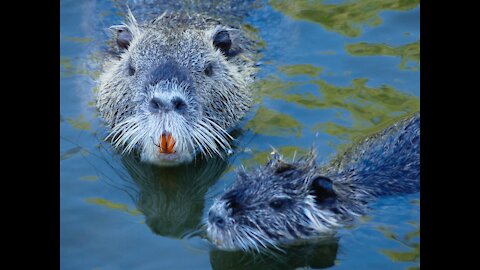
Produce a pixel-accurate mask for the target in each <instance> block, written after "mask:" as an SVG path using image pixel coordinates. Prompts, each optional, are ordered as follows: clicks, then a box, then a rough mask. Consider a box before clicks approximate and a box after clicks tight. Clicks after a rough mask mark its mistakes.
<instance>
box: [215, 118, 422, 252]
mask: <svg viewBox="0 0 480 270" xmlns="http://www.w3.org/2000/svg"><path fill="white" fill-rule="evenodd" d="M315 160H316V154H315V151H314V150H313V149H312V150H311V151H310V152H309V154H307V155H306V156H304V157H302V158H300V159H299V160H297V161H291V162H289V161H286V160H284V158H282V157H281V156H280V155H279V154H278V153H276V152H273V154H272V157H271V159H270V160H269V161H268V162H267V164H266V165H265V166H263V167H261V168H256V169H254V170H253V171H245V170H244V169H240V170H238V172H237V173H238V175H237V179H236V180H235V182H234V184H233V185H232V186H231V187H230V188H229V189H227V190H226V191H225V192H224V193H223V194H222V195H221V196H220V197H219V198H217V199H216V200H215V201H214V203H213V205H212V206H211V208H210V210H209V213H208V220H207V221H206V222H207V235H208V238H209V239H210V240H211V241H212V242H213V243H214V244H215V245H216V246H217V247H218V248H220V249H225V250H235V249H242V250H245V251H251V250H257V251H259V250H260V249H264V248H265V249H266V248H269V247H278V246H279V245H281V244H289V243H292V242H295V241H298V240H307V239H315V238H316V239H319V238H322V237H323V238H329V237H333V236H334V235H335V228H338V227H341V226H346V225H351V224H352V222H353V221H355V218H356V217H358V216H360V215H363V214H364V213H365V212H366V210H367V208H368V207H367V206H368V205H367V204H368V203H369V202H371V201H372V200H373V199H375V198H377V197H379V196H388V195H399V194H406V193H415V192H419V191H420V113H419V112H418V113H416V114H414V115H412V116H410V117H407V118H405V119H403V120H400V121H399V122H397V123H395V124H393V125H391V126H389V127H387V128H386V129H384V130H383V131H380V132H379V133H377V134H374V135H372V136H369V137H366V138H364V139H363V140H361V141H360V142H358V143H357V144H354V146H352V147H351V148H350V149H348V150H347V151H345V152H344V153H342V154H340V155H338V156H337V157H336V158H334V159H333V160H332V161H331V162H329V163H328V164H326V165H324V166H317V165H316V163H315Z"/></svg>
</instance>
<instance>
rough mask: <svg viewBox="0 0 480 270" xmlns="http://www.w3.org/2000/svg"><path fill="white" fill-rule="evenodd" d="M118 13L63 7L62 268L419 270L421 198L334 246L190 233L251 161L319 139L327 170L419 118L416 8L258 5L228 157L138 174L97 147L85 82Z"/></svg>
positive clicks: (110, 5)
mask: <svg viewBox="0 0 480 270" xmlns="http://www.w3.org/2000/svg"><path fill="white" fill-rule="evenodd" d="M193 2H194V1H193ZM122 3H123V2H121V1H113V0H112V1H94V0H85V1H66V0H62V1H61V3H60V5H61V14H60V16H61V27H60V40H61V41H60V54H61V55H60V61H61V69H60V75H61V80H60V86H61V89H60V90H61V103H60V127H61V134H60V147H61V152H60V176H61V177H60V211H61V218H60V222H61V224H60V253H61V254H60V264H61V268H62V269H65V270H66V269H102V270H106V269H294V268H302V267H311V268H314V269H319V268H328V267H331V268H334V269H418V268H419V261H420V257H419V234H420V229H419V221H420V217H419V211H420V209H419V203H418V200H419V194H411V195H408V196H401V197H391V198H382V199H379V200H378V201H377V202H375V203H374V204H372V205H371V208H372V209H371V211H370V212H369V215H368V216H365V217H362V219H361V221H360V222H359V223H358V224H357V225H356V226H354V227H352V228H346V229H343V230H341V231H340V235H341V237H340V239H339V240H338V241H337V242H334V243H329V244H317V245H315V244H310V245H305V246H300V247H294V248H292V249H291V250H288V252H287V254H286V255H282V256H279V257H277V258H271V257H268V256H260V255H256V256H251V255H246V254H243V253H241V252H221V251H217V250H214V249H213V248H212V247H211V246H209V244H208V242H206V241H205V240H204V239H203V238H202V237H201V236H202V235H201V230H199V229H200V227H201V224H202V220H203V219H204V218H205V213H206V211H207V209H208V207H209V206H210V205H211V203H212V199H213V198H214V197H215V196H216V195H217V194H219V193H220V192H222V191H223V189H224V188H225V187H228V186H229V185H230V184H231V183H232V181H233V179H234V176H235V175H234V173H233V171H232V169H233V168H235V167H238V166H240V165H243V166H245V167H252V166H256V165H258V164H262V163H263V162H265V160H266V159H267V157H268V153H269V152H270V151H271V148H270V147H271V146H272V147H275V148H276V149H278V150H279V151H280V152H281V153H283V154H284V155H286V156H289V157H292V156H293V155H294V153H296V155H299V154H301V153H304V152H305V151H306V150H307V149H308V148H309V147H310V146H311V145H312V143H313V141H314V140H315V137H316V134H318V136H317V139H316V147H317V150H318V152H319V157H318V162H326V161H328V160H329V159H330V158H331V157H332V156H334V155H335V153H337V152H339V151H341V150H342V149H344V147H345V146H347V145H348V144H350V143H351V142H352V141H354V140H355V139H357V138H360V137H362V136H364V135H366V134H369V133H371V132H374V131H376V130H378V129H381V128H382V127H383V126H385V125H388V124H389V123H391V122H392V121H395V120H396V119H398V118H401V117H402V116H404V115H407V114H409V113H411V112H414V111H418V110H419V103H420V101H419V93H420V89H419V87H420V84H419V79H420V76H419V75H420V74H419V73H420V67H419V65H420V63H419V61H420V60H419V55H420V52H419V43H420V33H419V23H420V21H419V16H420V5H419V1H399V0H383V1H380V0H377V1H375V0H356V1H332V0H328V1H307V0H305V1H300V0H297V1H269V2H262V1H260V4H257V5H255V8H252V9H251V12H250V14H249V15H248V16H247V17H246V18H245V20H244V27H245V28H246V29H249V31H252V33H254V34H255V33H256V34H257V35H258V36H259V41H260V44H261V45H263V48H262V51H261V59H260V61H261V64H262V65H261V72H260V74H259V80H258V89H259V91H258V95H257V98H256V99H257V105H256V106H255V107H254V108H253V109H252V112H251V113H250V114H249V115H248V116H247V117H246V118H245V119H244V121H243V122H242V123H241V125H240V127H241V128H242V130H243V133H242V136H241V137H240V140H239V142H238V145H237V149H236V152H235V155H233V156H232V157H231V158H230V159H229V160H227V161H222V160H212V161H209V162H208V163H201V164H197V165H196V166H195V167H192V166H187V167H182V168H177V169H161V168H156V167H154V166H149V165H144V164H138V163H136V162H135V161H133V160H132V159H130V158H129V157H123V158H122V157H119V156H118V155H115V154H113V153H112V151H111V149H110V148H109V145H108V144H106V143H103V142H102V138H103V136H105V132H106V130H105V128H104V127H103V124H102V122H101V120H100V119H99V118H98V116H97V115H96V111H95V108H94V107H93V100H94V96H93V93H94V91H95V87H96V85H95V79H96V78H97V77H98V74H99V63H100V59H101V55H102V50H104V49H105V48H106V44H105V41H106V39H107V36H108V31H106V30H105V29H106V28H108V26H110V25H113V24H118V23H119V22H121V21H122V20H123V17H122V16H123V15H122V14H123V13H122ZM262 3H263V4H262ZM159 178H161V179H160V180H159Z"/></svg>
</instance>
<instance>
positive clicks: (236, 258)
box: [210, 237, 339, 270]
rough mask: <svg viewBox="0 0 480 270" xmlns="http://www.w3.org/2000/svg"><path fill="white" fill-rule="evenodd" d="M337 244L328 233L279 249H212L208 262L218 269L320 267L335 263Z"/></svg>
mask: <svg viewBox="0 0 480 270" xmlns="http://www.w3.org/2000/svg"><path fill="white" fill-rule="evenodd" d="M338 248H339V246H338V239H337V238H334V237H331V238H327V239H322V240H318V241H316V242H315V241H309V242H306V243H302V244H297V245H290V246H286V247H282V249H283V250H282V251H279V250H270V251H266V250H264V252H262V253H256V252H245V251H222V250H218V249H216V250H212V251H211V252H210V263H211V265H212V269H219V270H220V269H221V270H247V269H248V270H256V269H258V270H260V269H262V270H263V269H271V270H275V269H298V268H306V269H324V268H328V267H332V266H334V265H335V260H336V258H337V251H338Z"/></svg>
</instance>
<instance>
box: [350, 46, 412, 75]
mask: <svg viewBox="0 0 480 270" xmlns="http://www.w3.org/2000/svg"><path fill="white" fill-rule="evenodd" d="M346 50H347V52H348V53H349V54H351V55H354V56H374V55H384V56H397V57H400V59H401V62H400V65H399V68H400V69H411V70H417V69H418V67H413V68H412V67H410V68H407V62H408V61H414V62H415V63H416V64H417V65H418V64H419V63H420V40H419V41H417V42H413V43H409V44H405V45H402V46H397V47H392V46H388V45H386V44H371V43H366V42H359V43H354V44H348V45H347V46H346Z"/></svg>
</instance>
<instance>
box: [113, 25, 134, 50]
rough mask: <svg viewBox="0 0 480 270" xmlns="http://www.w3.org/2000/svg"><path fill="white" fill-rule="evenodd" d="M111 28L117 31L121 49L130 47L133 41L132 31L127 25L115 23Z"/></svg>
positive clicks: (117, 39)
mask: <svg viewBox="0 0 480 270" xmlns="http://www.w3.org/2000/svg"><path fill="white" fill-rule="evenodd" d="M110 30H112V31H114V32H115V33H116V41H117V45H118V47H120V49H124V50H126V49H128V46H130V42H131V41H132V38H133V37H132V32H131V31H130V29H129V28H128V26H126V25H114V26H111V27H110Z"/></svg>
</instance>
